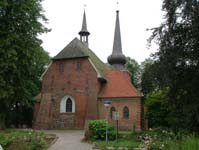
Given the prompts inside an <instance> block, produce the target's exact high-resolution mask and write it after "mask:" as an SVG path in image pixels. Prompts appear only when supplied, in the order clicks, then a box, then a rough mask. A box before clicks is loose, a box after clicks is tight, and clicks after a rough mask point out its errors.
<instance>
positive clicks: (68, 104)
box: [66, 98, 73, 112]
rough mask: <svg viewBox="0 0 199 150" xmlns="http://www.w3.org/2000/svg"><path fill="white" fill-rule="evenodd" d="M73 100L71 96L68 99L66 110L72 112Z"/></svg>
mask: <svg viewBox="0 0 199 150" xmlns="http://www.w3.org/2000/svg"><path fill="white" fill-rule="evenodd" d="M72 104H73V103H72V100H71V99H70V98H68V99H67V101H66V112H72Z"/></svg>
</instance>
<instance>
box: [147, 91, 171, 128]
mask: <svg viewBox="0 0 199 150" xmlns="http://www.w3.org/2000/svg"><path fill="white" fill-rule="evenodd" d="M168 91H169V90H168V89H165V90H164V91H161V90H158V91H153V92H151V93H149V94H147V95H146V99H145V105H146V106H147V112H146V117H147V119H148V120H149V127H169V126H170V124H169V123H170V110H169V108H170V107H169V104H168V100H167V99H168V96H167V93H168Z"/></svg>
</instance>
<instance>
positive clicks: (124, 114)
mask: <svg viewBox="0 0 199 150" xmlns="http://www.w3.org/2000/svg"><path fill="white" fill-rule="evenodd" d="M123 118H124V119H128V118H129V109H128V107H126V106H125V107H124V109H123Z"/></svg>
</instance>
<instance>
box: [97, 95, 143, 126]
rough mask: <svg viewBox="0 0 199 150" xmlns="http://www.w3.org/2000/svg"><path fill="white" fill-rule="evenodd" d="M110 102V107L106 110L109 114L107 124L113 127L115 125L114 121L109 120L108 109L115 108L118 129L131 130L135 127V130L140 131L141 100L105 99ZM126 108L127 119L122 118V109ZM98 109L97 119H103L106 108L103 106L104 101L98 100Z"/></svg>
mask: <svg viewBox="0 0 199 150" xmlns="http://www.w3.org/2000/svg"><path fill="white" fill-rule="evenodd" d="M107 99H108V100H110V101H111V105H110V106H109V108H108V113H109V122H111V123H112V124H113V125H116V121H113V120H112V119H111V118H110V109H111V107H112V106H113V107H115V108H116V110H117V111H118V112H119V121H118V123H119V128H120V129H124V130H129V129H131V130H132V129H133V126H135V128H136V130H141V107H142V106H141V105H142V104H141V98H107ZM125 106H127V107H128V109H129V118H128V119H124V118H123V108H124V107H125ZM98 107H99V110H100V111H99V118H100V119H105V117H106V112H107V110H106V108H105V106H104V99H100V100H98Z"/></svg>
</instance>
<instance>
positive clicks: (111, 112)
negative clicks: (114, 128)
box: [110, 107, 116, 119]
mask: <svg viewBox="0 0 199 150" xmlns="http://www.w3.org/2000/svg"><path fill="white" fill-rule="evenodd" d="M115 111H116V109H115V107H111V109H110V114H111V119H113V112H115Z"/></svg>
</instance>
